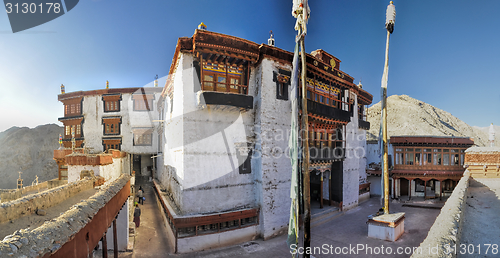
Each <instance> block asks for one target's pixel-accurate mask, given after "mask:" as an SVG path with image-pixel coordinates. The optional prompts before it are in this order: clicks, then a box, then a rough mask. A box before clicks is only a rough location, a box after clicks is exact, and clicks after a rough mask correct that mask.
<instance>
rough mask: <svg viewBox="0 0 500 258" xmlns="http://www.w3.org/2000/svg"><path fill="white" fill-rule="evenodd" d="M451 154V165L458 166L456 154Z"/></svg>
mask: <svg viewBox="0 0 500 258" xmlns="http://www.w3.org/2000/svg"><path fill="white" fill-rule="evenodd" d="M452 155H453V156H452V157H453V165H455V166H458V164H459V159H458V154H452Z"/></svg>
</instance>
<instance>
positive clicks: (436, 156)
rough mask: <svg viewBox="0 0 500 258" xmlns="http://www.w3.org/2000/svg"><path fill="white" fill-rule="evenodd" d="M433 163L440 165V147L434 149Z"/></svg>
mask: <svg viewBox="0 0 500 258" xmlns="http://www.w3.org/2000/svg"><path fill="white" fill-rule="evenodd" d="M433 152H434V165H441V149H434V150H433Z"/></svg>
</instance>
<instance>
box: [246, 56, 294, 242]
mask: <svg viewBox="0 0 500 258" xmlns="http://www.w3.org/2000/svg"><path fill="white" fill-rule="evenodd" d="M279 68H281V69H284V70H288V71H291V70H292V68H291V66H289V65H287V66H283V65H280V64H278V63H276V62H275V61H272V60H269V59H263V60H262V62H261V64H260V68H259V69H258V73H257V75H256V77H257V78H256V79H257V84H258V88H257V91H258V92H257V94H256V96H257V95H260V96H258V97H257V98H256V99H257V100H258V101H256V106H258V109H257V110H256V113H257V116H259V120H258V121H259V123H256V125H255V126H256V127H260V128H259V129H260V132H259V134H257V135H256V141H257V143H258V144H259V145H260V146H259V150H260V152H261V153H260V156H261V158H260V162H261V169H262V172H261V173H262V178H261V179H260V180H261V188H262V196H261V197H260V198H261V213H260V214H261V216H260V227H261V235H262V236H263V238H264V239H267V238H269V237H272V236H274V235H276V234H280V233H282V232H284V231H286V230H287V228H288V226H287V225H288V219H289V217H288V214H290V203H291V199H290V184H291V182H290V180H291V171H292V168H291V164H290V158H289V154H288V138H289V132H290V123H291V122H290V119H291V101H290V100H280V99H276V83H275V82H273V71H274V72H278V69H279ZM259 84H260V87H259ZM288 90H289V92H290V87H288ZM288 96H290V94H288Z"/></svg>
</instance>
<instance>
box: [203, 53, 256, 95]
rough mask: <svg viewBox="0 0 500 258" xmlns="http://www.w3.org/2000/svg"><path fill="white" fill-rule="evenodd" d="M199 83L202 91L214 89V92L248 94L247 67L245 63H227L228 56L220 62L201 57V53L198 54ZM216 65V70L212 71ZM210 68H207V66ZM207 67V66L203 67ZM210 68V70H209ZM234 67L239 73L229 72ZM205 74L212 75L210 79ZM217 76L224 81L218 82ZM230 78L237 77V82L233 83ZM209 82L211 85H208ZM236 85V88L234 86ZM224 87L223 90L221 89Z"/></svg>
mask: <svg viewBox="0 0 500 258" xmlns="http://www.w3.org/2000/svg"><path fill="white" fill-rule="evenodd" d="M200 57H201V60H200V62H199V63H200V66H201V67H200V70H201V76H200V84H201V90H203V91H215V92H226V93H234V94H243V95H248V77H249V67H248V64H246V65H239V66H236V65H232V64H228V63H227V60H228V58H229V57H224V58H223V60H222V61H220V62H213V61H209V60H204V59H203V54H201V55H200ZM215 65H216V66H217V70H218V71H213V70H215V69H213V67H214V66H215ZM209 66H210V67H212V68H208V67H209ZM205 67H207V68H205ZM209 69H210V70H209ZM230 69H232V70H234V69H236V70H241V74H240V75H235V74H231V73H230V72H229V70H230ZM205 76H212V78H211V79H212V80H207V79H206V78H205ZM219 77H221V78H225V81H224V83H220V82H219V79H218V78H219ZM245 78H246V80H245ZM231 79H238V82H239V83H238V84H233V83H232V82H231ZM208 84H211V85H208ZM219 85H225V88H224V87H218V86H219ZM234 87H236V89H235V88H234ZM222 89H224V90H222Z"/></svg>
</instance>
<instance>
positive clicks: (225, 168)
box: [159, 54, 256, 215]
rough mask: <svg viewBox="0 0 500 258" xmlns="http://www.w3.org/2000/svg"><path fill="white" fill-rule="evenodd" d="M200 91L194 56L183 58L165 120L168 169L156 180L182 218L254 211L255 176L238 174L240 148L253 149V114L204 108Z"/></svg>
mask: <svg viewBox="0 0 500 258" xmlns="http://www.w3.org/2000/svg"><path fill="white" fill-rule="evenodd" d="M199 89H200V86H199V79H198V77H197V75H196V72H195V70H194V67H193V57H192V55H190V54H182V56H181V58H180V60H179V63H178V67H177V69H176V73H175V78H174V95H173V96H174V98H173V110H172V112H171V113H172V116H171V117H167V118H166V122H165V127H166V128H165V129H166V132H165V133H166V134H167V137H166V138H167V144H166V145H167V149H166V150H165V152H164V153H165V156H166V157H165V164H166V165H167V171H166V173H163V174H162V175H160V178H159V179H160V180H161V182H162V184H165V185H166V186H167V188H169V189H172V190H173V194H174V195H180V196H177V197H175V199H176V204H177V205H178V207H179V208H180V210H181V211H182V213H183V214H184V215H189V214H203V213H211V212H221V211H228V210H233V209H238V208H247V207H254V206H255V205H256V204H255V198H254V195H255V194H254V188H253V175H252V174H251V173H250V174H240V172H239V166H240V165H241V164H242V163H243V162H244V159H241V158H240V157H238V156H239V154H240V153H239V151H240V149H242V150H243V149H247V148H248V146H251V145H253V142H252V138H253V131H252V127H253V120H254V119H253V112H252V111H251V110H249V111H240V109H239V108H235V107H229V106H213V105H210V106H207V105H206V104H205V103H204V100H203V99H202V96H201V95H200V94H199V93H198V91H199ZM252 90H253V87H252V85H250V86H249V91H250V92H251V91H252ZM169 101H172V100H169ZM177 103H179V105H176V104H177ZM168 104H171V103H167V105H168ZM167 108H170V107H167ZM176 109H177V110H176ZM178 110H181V111H180V112H179V111H178ZM167 116H168V114H167ZM181 124H182V126H180V125H181ZM182 128H185V130H180V129H182ZM240 156H241V155H240ZM165 174H166V175H165ZM168 179H173V180H171V181H170V182H168ZM166 181H167V182H166ZM177 184H178V185H177ZM235 193H237V194H235Z"/></svg>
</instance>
